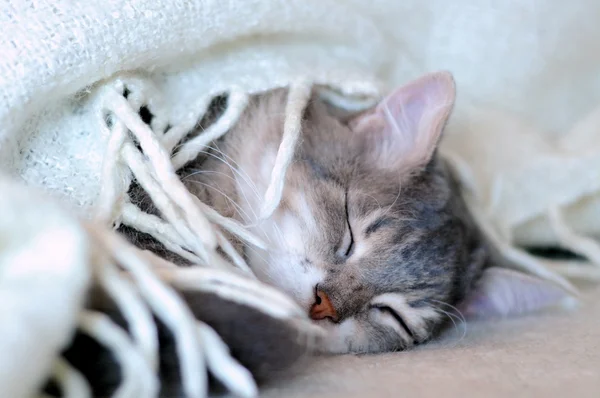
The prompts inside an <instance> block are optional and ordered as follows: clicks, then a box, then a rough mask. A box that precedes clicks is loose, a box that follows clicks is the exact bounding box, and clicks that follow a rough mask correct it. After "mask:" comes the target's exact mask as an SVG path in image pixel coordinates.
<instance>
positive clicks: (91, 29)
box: [0, 0, 600, 397]
mask: <svg viewBox="0 0 600 398" xmlns="http://www.w3.org/2000/svg"><path fill="white" fill-rule="evenodd" d="M599 16H600V3H598V2H597V1H594V0H573V1H571V2H570V3H569V6H568V7H565V6H564V2H561V1H559V0H546V1H543V2H541V1H538V0H505V1H498V2H484V3H481V4H475V3H474V2H472V1H469V0H456V1H453V2H448V1H444V0H430V1H426V2H425V1H420V0H405V1H401V2H400V1H393V0H372V1H360V0H346V1H334V0H286V1H267V0H262V1H261V0H237V1H236V0H229V1H224V0H196V1H193V0H187V1H186V0H106V1H103V2H93V1H90V2H75V1H70V0H1V2H0V53H1V54H2V57H0V169H1V171H2V172H3V174H6V177H2V180H1V182H0V192H1V196H0V214H3V216H2V218H1V219H0V295H2V299H1V300H0V316H2V325H4V326H2V327H1V328H0V352H2V353H3V355H2V358H0V396H2V397H5V396H6V397H21V396H30V395H31V394H33V393H34V392H35V391H37V389H38V388H39V385H40V383H41V382H42V381H43V380H45V378H46V377H47V376H48V374H49V373H50V372H54V373H55V375H56V377H57V378H58V379H59V380H62V382H63V384H64V386H67V387H68V388H72V389H73V391H79V392H82V391H83V392H85V390H86V388H87V387H86V385H85V382H84V381H83V380H81V378H80V377H79V376H78V375H77V372H76V371H75V370H73V369H68V365H67V364H66V363H64V362H62V361H61V360H60V359H57V358H56V355H57V352H59V350H60V349H61V348H62V347H64V344H66V342H67V341H68V339H69V337H70V333H72V330H73V328H74V327H75V326H76V325H77V324H78V325H79V326H80V327H81V328H82V329H84V330H86V331H88V332H89V333H90V334H91V335H94V336H96V337H97V338H99V339H101V340H102V339H104V340H103V341H109V342H110V344H112V345H111V346H112V347H114V348H115V349H116V350H122V352H126V353H128V354H127V355H125V354H124V357H123V364H127V366H130V367H129V369H130V370H131V372H132V373H131V375H133V376H131V377H132V378H131V380H133V381H131V382H130V383H129V384H128V385H125V386H124V387H123V389H122V390H121V392H123V393H124V394H125V395H124V396H152V395H153V394H155V393H156V386H155V383H156V381H155V380H153V379H151V378H148V377H150V376H148V375H151V374H152V367H153V366H155V362H156V358H155V355H156V347H155V345H156V342H155V341H153V340H152V338H151V337H152V336H150V338H148V336H147V335H144V334H143V333H142V332H140V335H138V336H136V337H137V338H136V339H134V341H133V342H131V341H127V339H125V338H124V337H123V335H122V334H120V332H119V331H117V330H115V329H114V328H113V327H112V326H111V325H110V324H109V323H108V322H107V321H106V319H104V318H102V317H101V316H100V315H99V314H92V313H87V312H82V309H81V303H82V297H83V294H84V292H85V290H86V289H87V287H88V286H89V283H91V281H92V280H94V281H96V282H97V283H100V284H101V285H103V286H106V287H107V290H110V289H109V288H108V286H113V285H114V284H124V283H130V282H127V281H128V280H125V279H122V278H120V276H119V273H118V272H117V271H116V270H117V266H119V267H120V268H122V269H125V270H127V271H129V272H130V273H132V274H133V275H134V276H135V277H134V278H133V283H135V284H137V286H138V289H139V290H140V291H139V292H138V291H134V290H133V289H130V290H127V288H124V291H127V292H130V293H131V294H132V296H131V297H129V296H128V297H122V303H123V304H122V306H124V307H127V306H128V305H129V306H130V307H128V308H130V309H131V308H136V309H139V308H141V309H140V311H141V313H143V314H146V315H147V314H148V310H147V309H146V310H144V308H146V307H148V308H151V309H152V310H153V311H155V312H158V313H160V312H161V307H160V304H159V303H156V302H155V301H153V295H155V294H156V295H158V294H162V295H163V296H161V297H163V298H164V297H171V299H172V297H174V296H172V295H170V293H169V292H170V290H169V289H170V288H168V287H167V286H165V285H164V283H162V282H161V277H162V279H163V280H164V279H165V278H166V279H169V278H168V277H165V275H166V274H168V273H169V272H176V271H164V269H163V271H161V272H155V271H154V268H152V267H151V266H150V265H149V263H153V261H154V260H155V259H150V260H149V259H148V257H144V256H141V255H140V254H139V253H137V252H136V251H135V249H133V248H129V247H128V246H127V245H126V244H124V243H123V242H121V241H120V240H119V239H116V238H115V237H114V236H113V234H112V233H111V232H110V227H111V226H112V225H113V224H118V223H126V224H129V225H131V226H134V227H136V228H138V229H140V230H143V231H145V232H149V233H151V234H153V235H154V236H155V237H156V238H157V239H159V240H161V242H163V243H164V244H165V245H166V246H167V247H169V248H171V249H172V250H174V251H176V252H178V253H180V254H181V253H186V256H188V258H190V259H192V260H194V261H196V262H198V263H203V264H211V265H214V264H215V263H219V261H221V260H220V259H218V258H217V257H216V255H215V248H216V247H217V245H220V246H221V247H224V246H226V243H225V242H223V238H222V235H219V232H218V229H215V228H213V226H215V225H218V226H220V227H221V228H225V229H228V230H230V231H232V232H234V233H236V234H238V235H239V236H240V237H242V238H244V239H247V240H248V241H251V242H253V243H254V244H257V245H259V244H261V243H260V242H258V241H253V239H254V237H252V236H249V235H246V234H245V232H244V231H243V229H242V228H241V226H239V225H235V224H232V223H231V221H230V220H224V219H221V218H219V217H218V215H216V214H213V213H212V212H211V211H210V209H207V208H206V207H205V206H203V205H202V204H201V203H195V202H194V199H193V198H191V197H189V195H187V196H186V195H185V192H183V191H182V186H181V185H180V184H178V182H177V180H176V178H175V174H174V170H175V169H176V168H177V167H179V166H181V164H183V162H185V160H186V159H188V158H190V157H193V156H195V154H197V153H198V151H199V150H201V149H202V148H203V146H204V145H206V143H207V142H209V141H210V140H212V139H214V138H215V137H218V136H220V135H221V134H224V133H226V131H227V130H228V128H229V127H230V126H231V124H233V123H235V120H236V118H237V116H238V115H239V114H240V112H242V111H243V109H244V105H245V101H246V99H247V95H248V94H251V93H255V92H260V91H264V90H268V89H272V88H275V87H281V86H290V87H291V89H292V92H293V93H295V96H292V98H295V101H296V102H292V103H290V104H289V110H290V112H289V115H288V119H289V120H288V121H289V123H288V122H286V132H285V134H284V135H285V137H286V138H284V141H285V142H284V144H285V145H282V150H281V152H280V156H278V165H279V166H280V167H279V169H277V170H276V171H275V172H274V176H273V182H272V186H271V187H270V189H269V191H268V193H267V195H268V197H267V198H266V199H267V201H266V207H265V212H268V211H272V207H273V206H276V204H277V201H278V191H280V189H281V186H280V182H281V175H282V173H284V172H285V165H286V159H287V160H289V154H290V149H293V143H294V142H295V139H296V138H297V135H298V134H300V132H299V131H297V129H295V127H294V126H296V124H297V123H295V119H294V116H296V114H297V112H298V111H301V109H302V106H303V101H304V100H305V93H306V92H307V89H308V88H310V87H311V85H325V86H327V87H329V89H330V93H329V94H330V96H331V98H332V100H334V101H336V103H337V104H338V105H341V106H346V107H358V108H359V107H361V106H365V105H366V104H368V103H369V101H370V100H372V99H373V98H376V97H377V96H379V95H381V94H383V93H384V92H385V91H386V90H388V89H389V88H391V87H392V86H393V85H397V84H401V83H403V82H405V81H407V80H409V79H411V78H414V77H416V76H417V75H419V74H422V73H424V72H429V71H433V70H438V69H447V70H450V71H451V72H453V74H454V75H455V78H456V81H457V87H458V103H457V107H456V112H455V115H454V116H453V119H452V120H451V123H450V125H449V128H448V132H447V136H446V140H445V141H444V143H443V147H442V151H443V153H444V155H446V156H447V157H448V159H450V160H451V161H452V163H453V165H454V166H455V167H456V169H457V170H458V171H459V173H460V175H461V178H462V179H463V181H464V182H465V183H466V184H467V185H468V186H469V187H470V188H471V196H470V204H471V207H472V209H473V211H474V212H475V213H476V215H477V217H478V220H479V221H480V223H481V224H482V226H484V228H486V230H487V231H488V233H489V234H490V235H491V236H493V237H494V238H495V239H496V240H497V243H498V244H499V245H500V246H501V247H502V249H503V252H504V254H505V255H506V256H507V257H510V258H511V259H512V260H514V261H515V262H516V263H517V264H519V265H521V266H522V267H524V268H526V269H528V270H529V271H531V272H534V273H537V274H539V275H542V276H545V277H547V278H550V279H553V280H555V281H556V282H558V283H561V284H563V285H565V286H568V282H566V281H565V280H563V279H562V277H561V276H560V275H566V276H573V277H586V278H596V279H598V278H599V272H598V268H597V267H596V266H597V265H600V248H599V246H598V244H597V243H596V242H595V241H594V240H593V239H592V238H594V237H599V236H600V222H598V221H597V220H599V219H600V218H599V217H600V134H599V133H598V131H597V130H598V126H600V74H599V73H598V70H600V51H597V50H598V47H599V46H600V39H598V38H600V25H599V24H598V23H597V20H598V17H599ZM124 91H127V92H129V95H128V96H127V98H126V99H125V98H124V96H123V93H124ZM223 92H227V93H229V96H230V102H229V105H228V109H227V111H226V113H225V115H224V116H223V117H222V120H219V122H218V123H216V124H215V127H214V128H213V129H212V130H210V131H207V132H206V134H204V135H203V136H201V137H200V140H192V141H190V143H189V145H188V144H186V145H187V146H184V147H182V148H181V149H180V152H179V153H178V154H177V155H176V156H175V157H173V163H171V162H170V159H171V156H170V155H171V154H172V151H173V150H174V148H175V146H176V145H177V143H178V142H179V140H180V139H181V138H182V137H184V136H185V134H187V133H188V132H189V131H190V129H191V128H193V126H194V125H195V123H196V122H197V120H198V119H199V118H201V116H202V115H203V113H204V111H205V109H206V107H207V105H208V101H209V100H210V99H211V98H212V97H213V96H214V95H216V94H219V93H223ZM142 106H146V107H147V108H148V109H149V110H150V111H151V112H152V114H153V115H154V119H153V121H152V124H151V126H150V127H147V126H145V125H144V124H143V123H141V120H139V117H138V116H137V111H138V110H139V109H140V107H142ZM108 119H110V123H111V124H112V128H111V129H109V128H108V127H107V123H106V121H107V120H108ZM167 126H171V128H170V129H169V132H168V133H166V134H165V130H166V127H167ZM128 132H131V135H133V136H134V137H135V139H136V140H137V141H138V142H139V143H140V144H141V147H142V149H143V153H144V156H142V153H141V152H140V151H139V150H137V149H136V148H135V145H133V141H132V137H131V136H130V134H129V133H128ZM249 139H251V137H249ZM286 140H287V141H286ZM288 144H289V145H288ZM286 145H287V146H286ZM286 156H287V157H286ZM132 173H133V175H135V176H136V178H137V179H138V181H140V182H141V183H142V185H143V186H144V188H145V189H146V190H147V191H149V193H150V194H151V196H152V198H153V199H154V200H155V202H157V203H158V204H159V208H161V210H162V213H163V214H165V220H161V219H157V218H152V217H150V218H148V216H147V215H145V214H143V213H141V212H140V211H139V209H137V208H135V206H133V205H131V203H129V202H128V200H127V197H126V191H127V187H128V186H129V183H130V181H131V177H132ZM24 185H27V186H29V187H27V188H26V187H24ZM40 189H41V190H43V191H44V192H45V195H47V196H48V198H46V197H45V196H44V195H42V196H39V195H38V194H37V192H38V190H40ZM32 190H33V191H32ZM32 192H33V193H32ZM51 197H52V198H51ZM55 201H58V202H60V203H61V205H60V206H58V205H55V204H54V202H55ZM4 215H8V216H7V217H5V216H4ZM81 220H84V221H81ZM515 244H521V245H547V244H560V245H562V246H566V247H567V248H570V249H572V250H574V251H575V252H578V253H580V254H583V255H584V256H586V257H587V258H588V260H589V262H590V264H584V265H573V264H571V263H556V262H554V263H548V262H542V261H541V260H539V259H536V258H533V257H531V256H529V255H527V254H525V253H524V252H522V251H521V250H519V249H517V248H516V246H515ZM49 250H50V251H49ZM45 253H51V255H46V254H45ZM115 253H125V254H122V255H116V254H115ZM190 253H191V254H190ZM48 258H51V260H48ZM239 260H240V261H239V262H238V263H237V264H236V265H237V266H239V267H242V268H244V264H243V261H242V260H241V259H239ZM99 264H100V265H99ZM593 264H595V265H593ZM223 266H224V267H226V265H223ZM215 272H216V271H215ZM219 275H221V274H219ZM171 277H172V275H171ZM223 278H225V279H227V276H223ZM209 279H210V278H209ZM171 280H172V278H171ZM227 280H229V279H227ZM48 281H52V282H53V283H52V284H48V283H47V282H48ZM229 281H230V282H231V280H229ZM42 282H46V283H42ZM234 282H235V281H234ZM234 282H231V285H232V286H233V285H235V283H234ZM207 283H208V282H207ZM117 290H118V289H117ZM157 292H158V293H157ZM115 294H116V295H118V293H115ZM127 294H128V293H124V295H125V296H127ZM273 294H275V293H273ZM239 297H240V300H246V299H247V300H250V299H248V298H247V297H246V298H244V297H242V296H239ZM173 300H175V299H173ZM175 301H176V300H175ZM40 303H46V304H45V305H43V306H42V305H40ZM50 303H53V304H52V305H51V304H50ZM127 303H129V304H127ZM132 303H133V304H132ZM176 304H177V305H179V306H180V307H177V305H175V304H174V305H175V307H177V308H180V311H181V314H183V315H182V316H181V318H179V319H186V320H187V321H186V322H188V324H187V326H185V325H184V326H181V327H180V326H179V325H177V324H176V322H173V325H174V326H173V327H174V328H178V327H180V328H181V329H182V330H183V331H182V332H181V335H180V338H181V341H185V342H187V344H190V345H188V348H189V347H192V349H191V351H190V352H192V353H194V352H196V353H198V352H200V351H201V349H200V348H199V344H200V343H199V342H198V341H197V340H198V338H197V336H196V337H191V335H190V334H189V333H188V334H186V331H185V330H184V329H185V328H186V327H188V328H189V327H193V320H191V317H190V316H189V312H186V310H185V308H184V307H182V306H181V305H180V303H179V302H177V303H176ZM131 306H133V307H131ZM280 306H281V308H282V309H283V310H282V312H281V313H280V316H290V317H292V316H297V314H296V313H295V310H296V309H295V308H293V304H291V303H288V302H287V301H286V300H285V298H283V297H282V298H281V299H280ZM286 311H287V312H286ZM133 312H135V311H133ZM163 312H164V311H163ZM281 314H284V315H281ZM147 321H148V319H147V318H144V316H143V315H141V316H139V317H138V318H137V319H136V320H135V322H138V324H143V325H146V326H148V325H147ZM186 322H183V324H186ZM9 324H10V325H12V326H11V327H7V326H6V325H9ZM35 325H43V327H44V330H45V331H46V332H45V333H44V335H45V337H46V336H48V338H44V339H40V338H36V336H35V335H34V334H32V332H31V331H32V330H35V329H32V328H36V326H35ZM190 325H192V326H190ZM148 327H150V326H148ZM150 329H151V327H150ZM139 330H145V329H144V328H143V327H142V328H140V329H139ZM188 332H189V330H188ZM134 334H135V333H134ZM201 335H202V334H201ZM204 336H205V337H206V334H205V335H204ZM211 336H212V335H211ZM212 337H214V336H212ZM207 338H208V337H207ZM200 340H201V338H200ZM107 344H108V343H107ZM110 344H109V345H110ZM194 350H196V351H194ZM128 355H129V356H128ZM219 355H223V357H225V356H226V355H225V353H224V352H221V351H220V352H219ZM32 356H35V357H36V361H35V366H31V361H27V360H26V359H27V358H31V357H32ZM198 356H200V357H201V355H198ZM193 357H194V355H192V354H190V355H188V357H186V358H187V359H185V358H184V362H185V361H187V362H185V363H184V365H185V366H184V367H183V370H182V373H183V374H184V383H187V384H186V391H187V392H188V393H189V394H190V396H202V395H204V394H205V392H206V386H205V383H204V381H203V380H199V379H197V378H196V379H195V378H194V376H193V375H194V374H195V373H194V372H198V369H200V368H201V367H202V366H203V365H202V363H201V362H198V361H196V362H194V358H193ZM15 358H18V359H19V360H15ZM128 361H129V362H128ZM140 364H142V365H140ZM144 364H145V365H144ZM209 366H210V364H209ZM146 370H148V371H147V372H146ZM136 372H137V373H136ZM186 372H187V373H186ZM65 375H66V376H65ZM136 375H137V378H136ZM186 375H188V376H187V379H186ZM238 375H239V374H238ZM231 377H234V376H231ZM240 377H241V376H240ZM226 379H227V377H226ZM236 380H238V381H239V380H241V379H236ZM243 380H245V381H244V382H240V383H238V384H237V385H238V387H237V388H238V391H237V392H238V393H240V394H246V395H252V394H253V393H254V392H255V389H254V387H253V384H252V382H251V380H246V379H243ZM244 383H245V384H244ZM230 384H233V387H232V388H234V389H235V388H236V387H235V383H230ZM127 394H130V395H127ZM140 394H142V395H140Z"/></svg>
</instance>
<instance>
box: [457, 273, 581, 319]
mask: <svg viewBox="0 0 600 398" xmlns="http://www.w3.org/2000/svg"><path fill="white" fill-rule="evenodd" d="M571 300H574V299H573V298H572V296H570V295H569V293H567V292H566V291H565V290H564V289H562V288H561V287H560V286H558V285H555V284H554V283H552V282H549V281H545V280H543V279H539V278H537V277H535V276H532V275H528V274H525V273H522V272H519V271H515V270H512V269H506V268H500V267H490V268H487V269H486V270H485V271H483V274H482V276H481V278H480V279H479V281H478V283H477V284H476V286H475V288H474V289H473V291H472V292H471V293H470V295H469V296H468V297H467V298H466V299H465V300H464V301H463V302H462V303H461V304H460V305H459V306H458V308H459V310H460V311H461V312H462V313H463V314H464V315H465V316H466V317H468V318H493V317H506V316H511V315H521V314H526V313H529V312H535V311H540V310H543V309H547V308H550V307H556V306H560V305H566V304H567V303H569V302H571Z"/></svg>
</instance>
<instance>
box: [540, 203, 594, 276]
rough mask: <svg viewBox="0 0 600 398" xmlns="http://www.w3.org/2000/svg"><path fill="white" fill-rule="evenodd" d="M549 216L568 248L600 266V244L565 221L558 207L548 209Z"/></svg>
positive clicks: (555, 231) (563, 243)
mask: <svg viewBox="0 0 600 398" xmlns="http://www.w3.org/2000/svg"><path fill="white" fill-rule="evenodd" d="M548 217H549V219H550V223H551V225H552V228H553V229H554V233H555V234H556V235H557V237H558V240H559V241H560V243H561V244H562V245H563V246H564V247H565V248H567V249H570V250H572V251H573V252H575V253H577V254H580V255H582V256H585V257H586V258H587V259H588V261H589V262H591V263H592V264H594V265H595V266H598V267H600V245H599V244H598V242H596V241H595V240H593V239H591V238H588V237H585V236H581V235H578V234H577V233H576V232H575V231H573V230H572V229H571V228H569V226H568V225H567V223H566V222H565V220H564V218H563V216H562V212H561V211H560V209H558V208H556V207H555V208H552V209H550V210H549V211H548Z"/></svg>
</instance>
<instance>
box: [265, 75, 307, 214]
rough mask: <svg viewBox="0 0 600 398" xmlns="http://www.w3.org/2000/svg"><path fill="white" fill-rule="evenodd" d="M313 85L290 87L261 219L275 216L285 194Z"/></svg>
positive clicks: (305, 83)
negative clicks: (288, 174) (287, 173)
mask: <svg viewBox="0 0 600 398" xmlns="http://www.w3.org/2000/svg"><path fill="white" fill-rule="evenodd" d="M311 89H312V85H311V84H310V83H309V82H307V81H304V80H302V81H299V82H296V83H293V84H291V85H290V90H289V94H288V100H287V105H286V107H285V122H284V126H283V138H282V140H281V144H280V145H279V150H278V151H277V157H276V158H275V166H274V168H273V172H272V173H271V181H270V182H269V187H268V188H267V191H266V193H265V202H264V204H263V206H262V208H261V210H260V217H261V219H263V220H264V219H266V218H268V217H270V216H271V214H273V212H274V211H275V209H277V206H279V202H280V201H281V196H282V194H283V185H284V183H285V175H286V172H287V169H288V167H289V166H290V164H291V163H292V159H293V158H294V152H295V151H296V146H297V144H298V140H299V139H300V132H301V130H302V115H303V114H304V109H305V108H306V106H307V105H308V101H309V100H310V94H311Z"/></svg>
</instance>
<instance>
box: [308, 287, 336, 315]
mask: <svg viewBox="0 0 600 398" xmlns="http://www.w3.org/2000/svg"><path fill="white" fill-rule="evenodd" d="M310 317H311V318H312V319H314V320H315V321H319V320H321V319H325V318H330V319H331V320H332V321H337V320H338V316H337V312H336V311H335V308H334V307H333V304H331V301H330V300H329V297H328V296H327V294H326V293H325V292H322V291H320V290H317V298H316V300H315V303H314V304H313V306H312V307H311V309H310Z"/></svg>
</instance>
